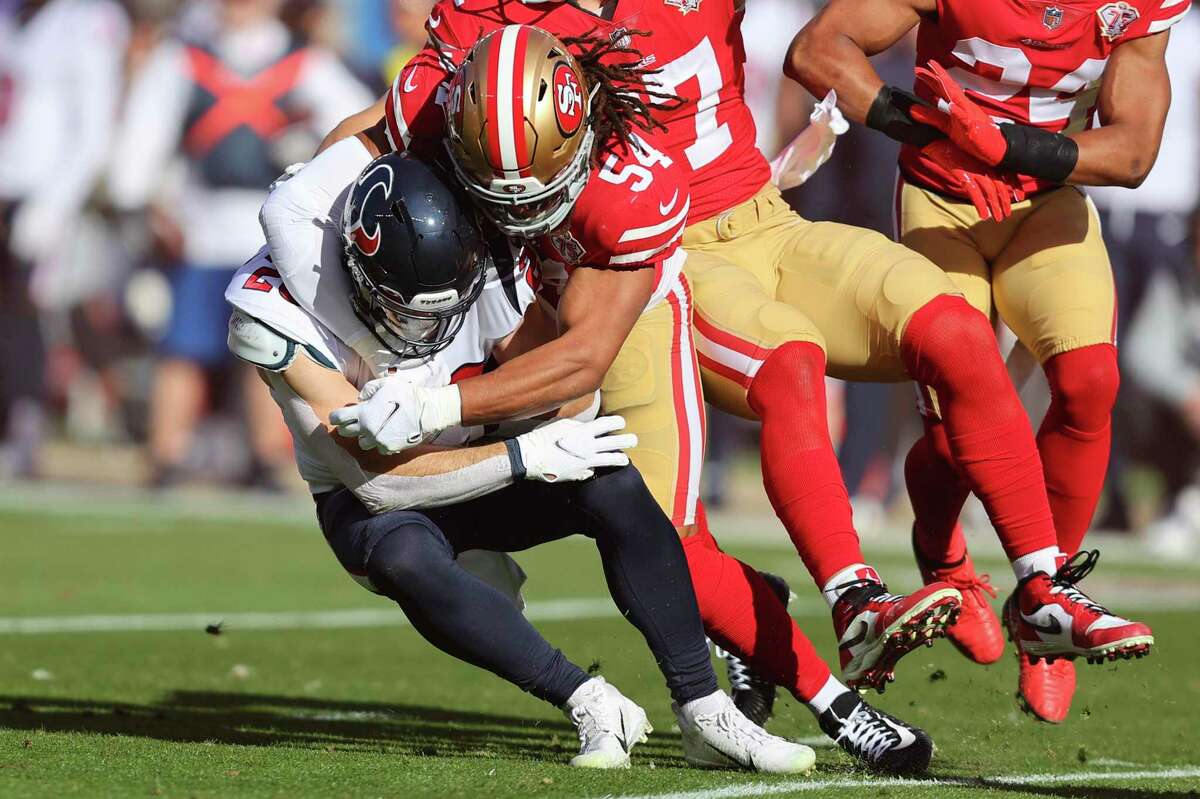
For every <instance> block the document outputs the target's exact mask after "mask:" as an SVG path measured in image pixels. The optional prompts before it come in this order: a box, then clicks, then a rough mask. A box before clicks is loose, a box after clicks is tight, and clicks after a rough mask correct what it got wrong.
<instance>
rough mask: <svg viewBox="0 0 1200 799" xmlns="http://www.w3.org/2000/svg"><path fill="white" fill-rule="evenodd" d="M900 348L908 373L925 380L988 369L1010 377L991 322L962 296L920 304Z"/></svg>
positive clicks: (933, 381) (981, 373)
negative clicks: (1005, 368)
mask: <svg viewBox="0 0 1200 799" xmlns="http://www.w3.org/2000/svg"><path fill="white" fill-rule="evenodd" d="M901 349H902V356H903V358H904V364H905V367H906V368H907V369H908V371H909V374H910V375H911V376H912V377H914V378H915V379H917V380H918V381H920V382H923V383H928V384H931V385H936V382H937V381H936V379H935V378H936V377H937V376H938V375H942V376H945V375H947V374H949V373H954V374H955V375H956V376H958V377H959V378H963V379H965V378H966V377H967V376H969V375H973V374H980V375H983V374H987V373H988V370H991V371H996V372H997V373H999V372H1004V377H1005V379H1007V372H1005V370H1004V361H1003V359H1001V357H1000V350H999V348H998V346H997V345H996V336H995V333H994V332H993V331H992V326H991V324H990V323H989V322H988V319H987V317H986V316H984V315H983V314H982V313H980V312H979V311H978V310H977V309H975V308H973V307H971V304H970V303H968V302H967V301H966V300H964V299H963V298H962V297H958V296H954V295H951V294H943V295H941V296H939V297H937V298H935V299H933V300H931V301H929V302H927V303H926V304H925V305H923V306H921V308H920V309H918V310H917V312H916V313H914V314H913V315H912V318H911V319H909V321H908V325H907V327H905V330H904V337H903V342H902V348H901Z"/></svg>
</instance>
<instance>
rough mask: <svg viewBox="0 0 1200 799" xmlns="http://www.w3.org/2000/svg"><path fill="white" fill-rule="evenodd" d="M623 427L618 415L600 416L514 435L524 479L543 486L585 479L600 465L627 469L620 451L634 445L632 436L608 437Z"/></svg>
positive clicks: (572, 420)
mask: <svg viewBox="0 0 1200 799" xmlns="http://www.w3.org/2000/svg"><path fill="white" fill-rule="evenodd" d="M623 427H625V420H624V419H622V418H621V417H620V416H601V417H600V418H599V419H593V420H592V421H590V422H578V421H576V420H574V419H558V420H557V421H553V422H550V423H549V424H547V425H545V426H543V427H539V428H538V429H536V430H531V431H530V432H528V433H525V434H523V435H519V436H517V445H518V446H519V447H520V448H521V460H522V461H524V463H525V479H526V480H541V481H542V482H546V483H562V482H566V481H571V480H587V479H588V478H589V477H591V476H592V474H593V470H595V469H598V468H600V467H603V466H627V465H629V456H628V455H626V454H625V453H624V452H622V450H626V449H630V448H632V447H636V446H637V436H635V435H634V434H633V433H625V434H623V435H619V436H614V435H609V433H613V432H615V431H617V430H620V429H622V428H623Z"/></svg>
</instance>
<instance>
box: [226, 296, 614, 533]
mask: <svg viewBox="0 0 1200 799" xmlns="http://www.w3.org/2000/svg"><path fill="white" fill-rule="evenodd" d="M229 343H230V347H231V349H232V350H233V351H234V353H235V354H236V355H237V356H238V357H239V358H242V359H243V360H246V361H249V362H250V363H251V364H253V365H255V366H257V367H258V370H259V374H260V375H261V376H262V378H263V380H264V382H266V383H267V385H268V386H270V387H271V390H272V394H273V395H274V398H275V400H276V402H277V403H278V404H279V406H280V408H281V410H282V411H283V416H284V420H285V421H286V422H287V425H288V427H289V429H290V430H291V431H292V432H293V434H294V435H297V436H300V437H302V438H303V439H304V440H305V441H306V443H308V444H309V445H311V449H312V450H313V451H315V452H317V453H319V457H320V458H321V459H322V461H323V462H324V463H325V465H326V466H327V467H328V468H329V469H330V470H331V471H333V473H334V474H335V475H337V477H338V479H339V481H341V482H342V484H343V485H345V486H346V487H347V488H349V489H350V490H351V491H353V492H354V494H355V496H356V497H358V499H359V500H360V501H361V502H362V503H363V505H364V506H365V507H367V508H368V510H370V511H371V512H372V513H384V512H387V511H391V510H400V509H404V508H430V507H438V506H442V505H452V504H456V503H459V502H465V501H467V500H470V499H473V498H475V497H479V496H483V495H484V494H488V493H491V492H492V491H496V490H498V489H500V488H503V487H504V486H507V485H509V484H511V483H513V482H514V481H516V480H521V479H530V480H542V481H545V482H556V481H567V480H586V479H588V478H589V477H591V476H592V472H593V470H594V469H596V468H600V467H610V466H624V465H627V464H628V463H629V459H628V457H627V456H626V455H625V454H624V453H623V452H622V450H624V449H627V448H629V447H633V446H636V444H637V438H636V437H635V436H632V435H628V434H626V435H609V434H610V433H613V432H615V431H617V430H619V429H621V428H622V427H624V425H625V423H624V420H623V419H621V418H620V417H616V416H610V417H604V418H601V419H596V420H594V421H589V422H580V421H576V420H574V419H560V420H558V421H555V422H552V423H550V424H547V425H545V426H544V427H541V428H538V429H536V430H532V431H529V432H527V433H523V434H521V435H519V436H516V437H514V438H508V439H506V440H504V441H502V442H500V443H494V444H485V445H481V446H476V447H462V448H451V449H448V448H444V447H437V446H430V445H421V446H417V447H412V448H410V449H408V450H406V451H404V452H402V453H399V454H395V455H381V454H379V453H377V452H374V451H373V450H369V449H364V448H362V446H361V444H360V443H359V442H355V441H352V440H350V439H345V438H342V437H340V436H338V435H337V434H336V433H335V432H334V431H333V429H332V428H331V427H330V426H329V424H328V423H327V422H326V421H325V420H326V419H328V418H329V416H330V414H331V413H332V412H333V411H334V410H336V409H337V408H340V407H343V406H345V405H347V404H352V403H354V402H355V401H357V400H358V391H357V390H356V389H355V388H354V386H353V385H351V384H350V383H349V381H347V380H346V378H345V377H344V376H343V375H342V374H341V373H340V372H339V371H336V370H334V369H332V368H329V366H327V365H324V364H320V363H318V362H317V361H316V360H315V359H314V358H311V357H308V356H307V355H306V354H300V351H301V350H302V349H303V347H302V346H301V345H299V344H297V343H296V342H294V341H291V340H290V339H288V338H286V337H284V336H283V335H282V334H280V333H278V332H277V331H275V330H273V329H272V328H270V327H268V326H266V325H264V324H263V323H261V322H259V321H258V320H256V319H254V318H253V317H251V316H249V315H248V314H245V313H244V312H242V311H235V312H234V314H233V316H232V317H231V319H230V334H229ZM280 353H283V354H284V356H283V358H282V359H280V357H279V356H280Z"/></svg>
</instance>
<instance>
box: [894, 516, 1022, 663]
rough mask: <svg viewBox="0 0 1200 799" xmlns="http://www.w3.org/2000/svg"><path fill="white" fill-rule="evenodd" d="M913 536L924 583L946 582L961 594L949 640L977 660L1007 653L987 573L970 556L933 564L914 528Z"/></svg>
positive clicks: (993, 590) (982, 660) (988, 659)
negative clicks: (979, 570) (925, 556)
mask: <svg viewBox="0 0 1200 799" xmlns="http://www.w3.org/2000/svg"><path fill="white" fill-rule="evenodd" d="M913 536H914V537H913V554H914V555H916V557H917V568H918V569H920V571H921V579H922V580H923V581H924V582H925V585H933V584H934V583H947V584H949V585H952V586H954V587H955V588H957V589H958V591H959V593H961V594H962V610H961V611H960V612H959V614H958V619H957V620H956V621H955V622H954V623H953V624H951V625H950V628H949V629H948V630H947V631H946V634H947V636H948V637H949V638H950V643H952V644H954V645H955V646H956V647H958V651H959V652H962V653H963V654H964V655H966V656H967V657H968V658H970V659H971V660H973V661H975V662H976V663H983V664H988V663H995V662H996V661H997V660H999V659H1000V658H1001V656H1002V655H1003V654H1004V633H1003V632H1002V631H1001V630H1000V619H999V618H998V617H997V616H996V611H994V610H992V606H991V604H990V603H989V602H988V597H989V596H990V597H995V596H996V589H995V588H992V584H991V582H989V578H988V575H986V574H984V575H982V576H980V575H976V574H975V566H974V564H972V563H971V556H970V555H964V556H963V559H962V560H961V561H959V562H958V563H956V564H953V565H950V566H946V565H937V566H933V565H930V564H929V563H928V562H926V561H925V560H924V559H923V558H922V557H921V553H920V551H919V550H918V549H917V542H916V528H915V527H914V528H913Z"/></svg>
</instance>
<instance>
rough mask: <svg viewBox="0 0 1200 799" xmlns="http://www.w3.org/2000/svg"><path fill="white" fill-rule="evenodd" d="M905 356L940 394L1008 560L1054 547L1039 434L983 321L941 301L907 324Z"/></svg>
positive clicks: (956, 300)
mask: <svg viewBox="0 0 1200 799" xmlns="http://www.w3.org/2000/svg"><path fill="white" fill-rule="evenodd" d="M901 355H902V357H903V358H904V364H905V366H906V367H907V369H908V373H909V374H910V375H911V376H912V378H913V379H914V380H916V381H917V382H919V383H924V384H925V385H927V386H930V387H932V388H933V389H934V391H935V392H936V393H937V398H938V407H939V410H940V411H941V417H942V422H943V423H944V424H945V426H946V436H947V441H948V442H949V447H950V451H951V452H952V453H953V455H954V461H955V463H957V464H958V467H959V469H960V471H961V472H962V474H963V476H964V477H965V478H966V480H967V482H968V484H969V485H970V486H971V490H972V491H974V492H975V494H976V496H978V497H979V499H980V500H981V501H982V502H983V505H984V507H985V508H986V509H987V512H988V518H990V519H991V520H992V524H993V526H995V528H996V532H997V533H998V534H999V536H1000V542H1001V543H1002V544H1003V545H1004V551H1005V553H1007V555H1008V558H1009V560H1015V559H1016V558H1018V557H1020V556H1022V555H1027V554H1029V553H1031V552H1035V551H1037V550H1040V549H1045V548H1047V547H1053V546H1056V544H1057V538H1056V536H1055V532H1054V522H1053V519H1052V518H1051V515H1050V502H1049V500H1048V499H1047V497H1046V484H1045V479H1044V477H1043V474H1042V461H1041V458H1039V457H1038V451H1037V446H1036V444H1035V443H1034V439H1033V428H1032V427H1030V425H1029V419H1028V418H1027V417H1026V416H1025V409H1024V408H1022V407H1021V402H1020V400H1019V399H1018V398H1017V392H1016V390H1015V389H1014V388H1013V386H1012V382H1011V381H1010V380H1009V378H1008V372H1007V371H1006V370H1005V368H1004V361H1003V360H1002V359H1001V358H1000V352H999V350H998V349H997V348H996V339H995V336H994V335H993V333H992V328H991V325H989V324H988V321H987V319H986V318H985V317H984V315H983V314H981V313H980V312H979V311H977V310H975V309H974V308H972V307H971V306H970V305H968V304H967V302H966V300H964V299H963V298H962V297H954V296H950V295H943V296H940V297H938V298H936V299H934V300H932V301H931V302H929V303H927V304H926V305H925V306H923V307H922V308H921V309H920V310H918V311H917V312H916V313H915V314H913V317H912V319H911V320H909V323H908V327H907V328H906V329H905V331H904V338H903V340H902V342H901Z"/></svg>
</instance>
